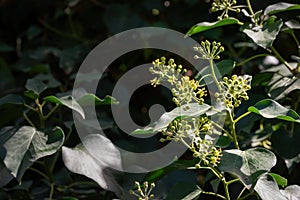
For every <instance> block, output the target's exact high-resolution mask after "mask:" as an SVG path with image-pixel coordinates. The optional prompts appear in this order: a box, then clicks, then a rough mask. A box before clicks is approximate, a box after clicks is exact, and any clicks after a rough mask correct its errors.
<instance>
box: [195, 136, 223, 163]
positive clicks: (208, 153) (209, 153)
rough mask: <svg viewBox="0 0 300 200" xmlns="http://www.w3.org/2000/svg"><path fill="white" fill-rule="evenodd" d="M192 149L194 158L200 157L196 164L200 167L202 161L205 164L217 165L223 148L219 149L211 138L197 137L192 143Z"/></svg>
mask: <svg viewBox="0 0 300 200" xmlns="http://www.w3.org/2000/svg"><path fill="white" fill-rule="evenodd" d="M191 150H192V152H193V156H194V158H199V160H200V161H199V163H198V164H196V166H195V167H196V168H200V166H201V163H204V165H212V166H217V165H218V163H219V162H220V158H221V156H222V149H221V148H220V149H217V148H216V147H215V146H214V145H213V142H212V141H211V140H206V139H201V138H200V137H197V138H195V141H194V142H193V144H192V147H191Z"/></svg>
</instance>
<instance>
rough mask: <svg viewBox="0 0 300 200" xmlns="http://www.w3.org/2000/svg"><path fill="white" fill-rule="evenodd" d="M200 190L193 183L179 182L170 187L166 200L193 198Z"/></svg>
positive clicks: (189, 199)
mask: <svg viewBox="0 0 300 200" xmlns="http://www.w3.org/2000/svg"><path fill="white" fill-rule="evenodd" d="M202 191H203V190H202V189H201V188H200V187H199V186H198V185H195V184H194V183H189V182H179V183H177V184H176V185H175V186H174V187H173V188H172V189H171V191H170V193H169V195H168V197H167V199H166V200H193V199H196V198H197V197H199V195H200V194H201V192H202Z"/></svg>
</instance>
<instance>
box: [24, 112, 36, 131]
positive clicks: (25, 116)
mask: <svg viewBox="0 0 300 200" xmlns="http://www.w3.org/2000/svg"><path fill="white" fill-rule="evenodd" d="M23 117H24V118H25V119H26V121H27V122H28V123H29V124H30V126H32V127H34V128H35V125H34V123H33V122H32V121H31V120H30V119H29V118H28V116H27V115H26V113H25V112H23Z"/></svg>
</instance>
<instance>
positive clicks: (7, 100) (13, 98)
mask: <svg viewBox="0 0 300 200" xmlns="http://www.w3.org/2000/svg"><path fill="white" fill-rule="evenodd" d="M23 103H25V101H24V99H23V98H22V97H21V96H20V95H17V94H8V95H6V96H4V97H2V98H0V106H2V105H5V104H13V105H23Z"/></svg>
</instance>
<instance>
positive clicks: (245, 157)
mask: <svg viewBox="0 0 300 200" xmlns="http://www.w3.org/2000/svg"><path fill="white" fill-rule="evenodd" d="M275 164H276V156H275V155H274V154H273V153H272V152H271V151H269V150H267V149H265V148H260V147H257V148H252V149H247V150H245V151H241V150H237V149H233V150H224V151H223V156H222V158H221V164H220V169H221V170H222V171H225V172H229V173H232V174H234V175H236V176H237V177H239V178H240V179H241V181H242V182H243V183H244V185H245V186H246V187H247V188H248V189H250V188H251V185H252V184H253V183H255V181H256V179H257V177H259V175H260V174H261V173H264V172H267V171H269V170H270V169H271V168H272V167H273V166H274V165H275Z"/></svg>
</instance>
